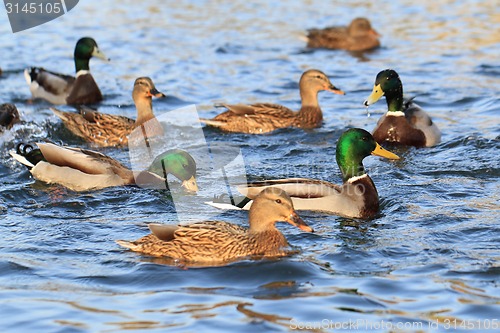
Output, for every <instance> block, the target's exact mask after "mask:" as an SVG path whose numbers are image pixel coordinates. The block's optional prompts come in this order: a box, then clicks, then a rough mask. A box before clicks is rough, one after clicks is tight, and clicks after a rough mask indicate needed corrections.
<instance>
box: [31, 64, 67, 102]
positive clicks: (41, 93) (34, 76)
mask: <svg viewBox="0 0 500 333" xmlns="http://www.w3.org/2000/svg"><path fill="white" fill-rule="evenodd" d="M24 77H25V79H26V82H27V83H28V85H29V87H30V91H31V93H32V94H33V97H35V98H43V99H45V100H47V101H49V102H51V103H53V104H66V98H67V97H68V95H69V94H70V92H71V89H72V87H73V84H74V82H75V78H74V77H73V76H70V75H64V74H59V73H55V72H51V71H47V70H45V69H43V68H40V67H31V68H27V69H26V70H25V71H24Z"/></svg>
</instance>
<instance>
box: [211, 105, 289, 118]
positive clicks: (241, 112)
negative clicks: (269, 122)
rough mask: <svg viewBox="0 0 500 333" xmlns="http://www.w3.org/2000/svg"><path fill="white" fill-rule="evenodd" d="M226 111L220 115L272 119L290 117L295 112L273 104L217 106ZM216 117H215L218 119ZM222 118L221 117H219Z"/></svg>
mask: <svg viewBox="0 0 500 333" xmlns="http://www.w3.org/2000/svg"><path fill="white" fill-rule="evenodd" d="M218 106H223V107H225V108H227V109H228V112H225V113H221V114H220V115H219V116H221V115H223V114H226V115H232V116H243V117H249V116H274V117H277V116H279V117H283V116H284V117H292V116H294V115H295V112H294V111H292V110H291V109H289V108H287V107H286V106H283V105H280V104H274V103H255V104H218ZM219 116H217V117H219ZM217 117H215V118H214V119H217ZM221 118H222V117H221Z"/></svg>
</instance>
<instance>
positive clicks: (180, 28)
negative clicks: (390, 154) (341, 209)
mask: <svg viewBox="0 0 500 333" xmlns="http://www.w3.org/2000/svg"><path fill="white" fill-rule="evenodd" d="M3 12H4V13H5V10H3ZM357 16H366V17H368V18H369V19H370V20H371V22H372V25H373V27H374V28H375V29H376V30H377V31H378V32H379V33H380V34H381V35H382V37H381V43H382V47H381V48H379V49H377V50H374V51H372V52H368V53H365V54H363V55H362V56H359V55H353V54H350V53H348V52H346V51H331V50H310V49H307V48H306V47H305V42H304V40H303V36H304V32H305V31H306V29H309V28H314V27H325V26H329V25H345V24H348V23H349V22H350V20H351V19H352V18H354V17H357ZM3 22H4V23H3V24H2V25H1V26H0V30H1V32H2V33H1V35H0V45H2V57H1V59H0V67H1V68H2V70H3V74H2V75H1V76H0V82H1V83H2V84H1V85H0V91H1V96H2V100H1V102H2V103H7V102H9V103H15V104H16V105H17V107H18V109H19V111H20V113H21V118H22V119H23V122H22V123H21V124H17V125H15V126H14V127H13V128H12V129H11V130H9V131H6V132H4V133H3V134H1V136H0V151H1V154H0V156H1V157H0V158H1V161H0V175H1V180H0V193H1V195H0V217H1V221H2V222H1V223H0V238H1V239H2V242H1V243H0V313H1V314H2V315H1V318H0V327H1V331H2V332H14V331H15V332H122V331H137V332H150V331H151V332H163V331H172V332H194V331H201V332H236V331H237V332H256V331H265V332H267V331H293V330H299V329H300V330H306V331H315V332H322V331H334V330H335V331H337V330H346V331H347V330H349V329H350V330H357V331H360V332H363V331H380V332H388V331H398V332H400V331H406V332H415V331H425V332H445V331H449V330H450V329H457V330H460V329H465V328H469V329H473V330H474V331H476V332H478V331H486V330H488V329H494V328H497V329H498V327H499V325H500V323H499V320H500V310H499V303H500V288H499V280H500V279H499V276H500V266H499V259H500V237H499V231H500V224H499V220H500V212H499V211H500V209H499V198H500V179H499V178H500V159H499V158H498V156H499V152H500V151H499V149H500V95H499V90H498V89H499V87H500V64H499V62H498V55H499V54H500V35H499V34H498V30H499V27H500V14H499V10H498V2H496V1H480V0H476V1H474V0H464V1H460V2H457V1H451V0H444V1H430V0H423V1H418V2H415V1H409V0H402V1H387V0H382V1H377V2H376V3H375V2H372V1H347V0H344V1H318V0H303V1H283V2H268V1H262V0H259V1H241V0H235V1H194V0H191V1H153V0H145V1H132V0H123V1H118V0H117V1H106V2H105V1H96V0H86V1H80V3H79V4H78V5H77V6H76V7H75V8H74V9H73V10H71V11H70V12H69V13H68V14H66V15H64V16H63V17H60V18H58V19H56V20H54V21H52V22H50V23H47V24H44V25H41V26H39V27H36V28H33V29H30V30H27V31H24V32H19V33H16V34H12V32H11V30H10V26H9V25H8V23H7V16H6V15H4V21H3ZM83 36H92V37H94V38H95V40H96V41H97V43H98V44H99V47H100V49H101V50H102V51H103V52H104V53H106V55H107V56H108V57H110V58H111V62H109V63H106V62H103V61H100V60H94V59H93V60H91V63H90V67H91V70H92V73H93V75H94V78H95V80H96V81H97V82H98V84H99V86H100V88H101V90H102V92H103V95H104V98H105V100H104V102H102V103H101V104H100V105H99V111H102V112H106V113H113V114H120V115H125V116H128V117H132V118H135V116H136V113H135V106H134V104H133V101H132V98H131V91H132V87H133V82H134V80H135V78H137V77H139V76H150V77H151V78H152V79H153V81H154V82H155V84H156V87H157V88H158V90H160V91H162V92H163V93H165V94H166V95H167V97H166V98H164V99H156V100H154V101H153V103H154V104H153V105H154V109H155V112H156V114H157V115H161V114H166V113H167V112H169V111H171V110H175V109H177V108H179V107H182V106H186V105H195V106H196V109H197V111H198V113H199V114H200V116H203V117H213V116H215V115H216V114H218V113H220V112H221V110H220V109H215V108H214V107H213V104H214V103H215V102H220V101H226V102H228V103H250V102H273V103H280V104H283V105H286V106H288V107H291V108H293V109H298V108H299V107H300V97H299V92H298V80H299V78H300V75H301V74H302V72H303V71H305V70H306V69H310V68H317V69H320V70H322V71H323V72H325V73H326V74H327V75H328V76H329V77H330V79H331V80H332V82H333V83H334V84H335V85H336V86H337V87H339V88H341V89H342V90H344V91H345V92H346V95H345V96H340V95H334V94H331V93H328V92H321V93H320V94H319V100H320V104H321V106H322V109H323V112H324V125H323V126H322V127H321V128H318V129H315V130H311V131H302V130H300V129H283V130H279V131H276V132H274V133H272V134H268V135H263V136H252V135H246V134H224V133H221V132H220V131H217V130H215V129H205V130H204V135H205V138H206V140H207V141H209V142H215V143H221V144H231V145H234V146H236V147H238V148H239V149H241V153H242V156H243V158H244V161H245V169H246V173H247V177H248V178H249V179H275V178H288V177H309V178H318V179H324V180H328V181H331V182H334V183H340V182H341V176H340V171H339V169H338V167H337V165H336V163H335V144H336V141H337V139H338V138H339V136H340V134H341V133H342V132H343V131H344V130H345V129H346V128H350V127H361V128H365V129H367V130H369V131H371V130H372V129H373V128H374V127H375V125H376V122H377V120H378V118H379V117H380V116H381V115H382V114H383V113H384V112H385V110H386V104H385V101H384V100H381V101H379V102H378V103H377V104H375V105H373V106H371V107H370V109H369V111H370V114H369V116H368V114H367V111H366V109H365V107H364V106H363V101H364V100H365V99H366V98H367V97H368V95H369V94H370V92H371V90H372V87H373V84H374V80H375V76H376V74H377V73H378V72H379V71H381V70H383V69H386V68H393V69H395V70H397V71H398V73H399V74H400V77H401V79H402V81H403V85H404V91H405V94H406V96H408V97H413V96H416V99H415V100H416V102H417V103H418V104H419V105H421V106H422V107H423V108H424V109H425V110H426V111H428V112H429V113H430V114H431V115H432V118H433V120H434V122H435V123H436V124H437V125H438V126H439V128H440V129H441V131H442V133H443V137H442V142H441V143H440V144H439V145H437V146H436V147H433V148H423V149H416V148H395V149H392V151H394V152H395V153H396V154H398V155H399V156H400V157H401V160H399V161H396V162H391V161H388V160H383V159H380V158H377V157H368V158H366V159H365V161H364V164H365V167H366V169H367V171H368V173H369V174H370V176H371V177H372V179H373V181H374V183H375V184H376V186H377V189H378V192H379V195H380V199H381V209H380V213H379V214H378V215H377V216H376V217H375V218H373V219H370V220H357V219H349V218H344V217H338V216H333V215H327V214H323V213H319V212H311V211H302V212H299V213H300V215H301V216H302V218H303V219H304V220H305V221H306V222H307V223H308V224H309V225H311V226H312V227H313V228H314V229H315V233H313V234H309V233H303V232H301V231H300V230H298V229H296V228H293V227H291V226H289V225H286V224H279V225H278V228H279V229H280V230H282V232H283V233H284V234H285V235H286V237H287V239H288V240H289V242H290V243H291V244H292V245H294V246H295V247H297V248H298V249H299V250H300V251H299V253H297V254H294V255H292V256H290V257H286V258H281V259H279V260H257V261H252V260H244V261H240V262H236V263H232V264H230V265H228V266H225V267H209V268H185V267H184V268H183V267H176V266H169V265H167V264H166V263H165V262H162V260H161V259H153V258H151V257H147V256H141V255H139V254H137V253H134V252H131V251H127V250H125V249H123V248H121V247H120V246H119V245H117V244H116V243H115V240H116V239H126V240H134V239H137V238H139V237H142V236H143V235H145V234H146V233H147V232H148V229H147V226H146V225H147V223H152V222H156V223H177V222H178V220H177V214H176V210H175V208H176V207H175V206H174V204H173V203H172V200H171V197H170V195H169V194H168V193H165V192H164V191H159V190H151V189H143V188H139V187H132V186H129V187H120V188H108V189H104V190H100V191H95V192H84V193H76V192H72V191H69V190H67V189H65V188H62V187H60V186H56V185H47V184H44V183H42V182H38V181H34V180H33V179H32V177H31V175H30V173H29V172H28V171H27V170H26V168H24V167H23V166H21V165H20V164H19V163H17V162H15V161H14V160H13V159H12V158H11V157H10V156H9V154H8V152H9V150H11V149H13V148H14V147H15V146H16V144H17V143H18V142H21V141H28V142H33V141H37V140H43V139H46V138H49V139H51V140H53V141H55V142H58V143H64V144H67V145H71V146H81V147H87V148H88V147H90V146H89V145H88V144H86V143H85V142H83V141H81V140H80V139H78V138H76V137H74V136H72V135H71V133H69V132H68V131H67V130H66V129H65V128H64V127H63V125H62V123H61V122H60V120H59V119H58V118H57V117H56V116H54V115H53V114H52V112H51V111H50V110H49V107H50V106H51V105H50V104H49V103H47V102H44V101H41V100H35V101H30V98H31V95H30V92H29V89H28V86H27V85H26V82H25V80H24V77H23V71H24V68H26V67H27V66H43V67H46V68H47V69H51V70H54V71H58V72H63V73H68V74H71V73H73V71H74V64H73V59H72V54H73V49H74V44H75V42H76V40H77V39H79V38H80V37H83ZM62 109H63V110H72V108H71V107H67V106H64V107H62ZM91 148H92V149H98V148H95V147H91ZM98 150H99V151H101V152H104V153H106V154H108V155H110V156H112V157H114V158H116V159H118V160H120V161H122V162H123V163H125V164H127V163H129V162H128V160H129V159H128V152H127V151H126V150H125V149H119V148H105V149H98ZM198 185H199V186H200V188H205V189H208V190H209V192H210V193H212V194H214V193H215V194H216V193H217V191H218V190H219V189H218V188H215V189H214V188H213V187H211V185H212V181H211V179H210V178H205V179H203V178H200V180H199V184H198ZM200 197H201V199H203V200H202V201H206V200H209V199H211V198H210V197H208V195H207V197H204V195H200ZM201 199H200V200H201ZM205 199H206V200H205ZM188 210H189V214H188V215H189V217H190V218H192V219H194V220H196V219H197V218H202V217H204V216H205V215H206V214H207V213H208V214H210V215H211V216H215V215H217V214H220V215H219V216H217V218H220V219H222V220H224V221H230V222H234V223H237V224H242V225H246V221H247V212H244V211H228V212H221V211H218V210H216V209H215V208H212V207H210V206H208V205H204V204H196V205H192V206H190V207H188Z"/></svg>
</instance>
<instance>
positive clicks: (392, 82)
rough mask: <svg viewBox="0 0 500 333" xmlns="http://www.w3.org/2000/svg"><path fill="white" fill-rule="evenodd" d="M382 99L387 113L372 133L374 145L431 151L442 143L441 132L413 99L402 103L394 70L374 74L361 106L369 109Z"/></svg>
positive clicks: (398, 82)
mask: <svg viewBox="0 0 500 333" xmlns="http://www.w3.org/2000/svg"><path fill="white" fill-rule="evenodd" d="M382 96H385V99H386V101H387V112H386V113H385V115H383V116H382V117H381V118H380V119H379V121H378V122H377V126H376V127H375V129H374V130H373V137H374V138H375V141H377V142H378V143H384V142H385V143H390V144H396V145H404V146H414V147H432V146H435V145H437V144H438V143H439V142H441V131H440V130H439V128H438V127H437V126H436V124H434V122H433V121H432V119H431V117H430V116H429V115H428V114H427V113H426V112H425V111H424V110H423V109H422V108H421V107H420V106H419V105H418V104H417V103H415V102H414V101H413V99H407V100H405V99H403V83H402V82H401V79H400V78H399V75H398V73H397V72H396V71H395V70H393V69H386V70H383V71H381V72H379V73H378V74H377V77H376V79H375V85H374V87H373V91H372V93H371V94H370V96H369V97H368V99H366V100H365V101H364V105H365V106H366V107H368V106H370V105H372V104H374V103H375V102H377V101H378V100H379V99H380V98H381V97H382Z"/></svg>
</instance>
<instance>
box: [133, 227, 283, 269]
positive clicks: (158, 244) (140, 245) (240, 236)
mask: <svg viewBox="0 0 500 333" xmlns="http://www.w3.org/2000/svg"><path fill="white" fill-rule="evenodd" d="M132 244H133V246H128V247H129V248H130V249H131V250H133V251H137V252H142V253H145V254H149V255H152V256H158V257H169V258H172V259H179V260H181V261H184V262H196V263H221V262H228V261H232V260H235V259H238V258H242V257H247V256H252V255H279V254H282V253H283V250H282V248H283V247H284V246H286V245H287V244H288V243H287V242H286V240H285V238H284V236H283V235H282V234H281V233H280V232H279V231H277V230H276V232H271V233H267V232H264V233H259V234H258V235H255V236H254V235H252V234H251V233H249V232H248V229H246V228H243V227H240V226H237V225H234V224H230V223H227V222H220V221H208V222H198V223H193V224H190V225H185V226H179V227H177V228H176V229H175V231H174V233H173V237H172V239H170V240H162V239H160V238H158V237H157V236H156V235H154V234H150V235H147V236H145V237H142V238H140V239H139V240H137V241H136V242H133V243H132Z"/></svg>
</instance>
